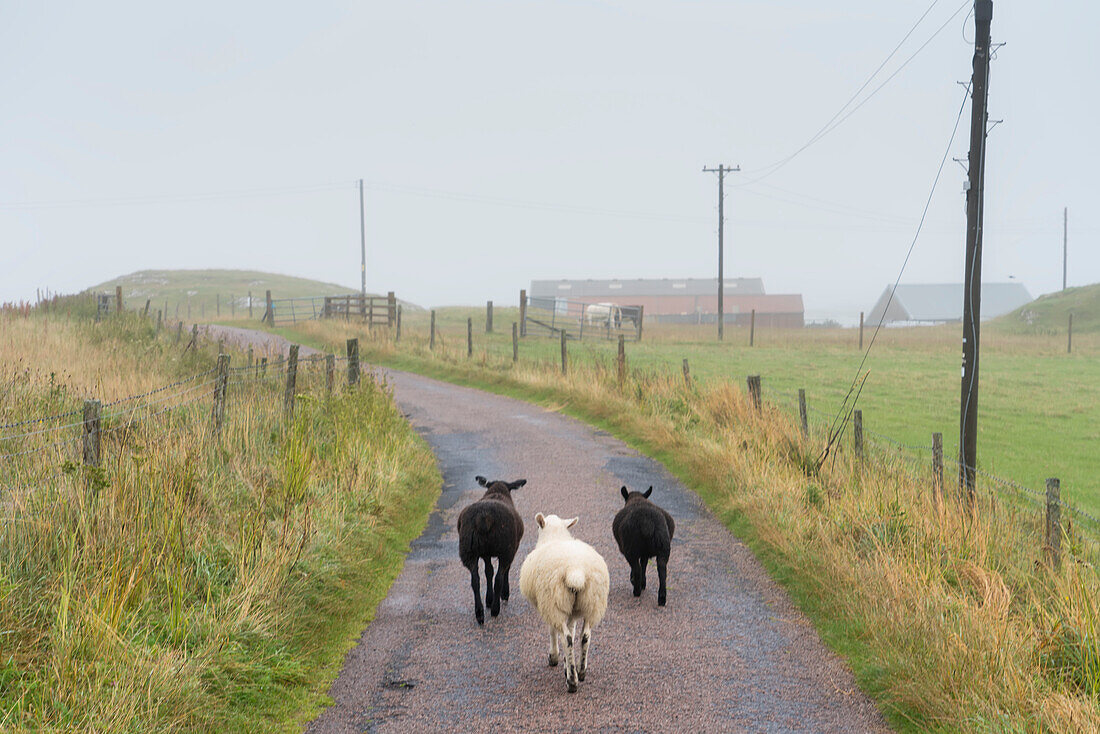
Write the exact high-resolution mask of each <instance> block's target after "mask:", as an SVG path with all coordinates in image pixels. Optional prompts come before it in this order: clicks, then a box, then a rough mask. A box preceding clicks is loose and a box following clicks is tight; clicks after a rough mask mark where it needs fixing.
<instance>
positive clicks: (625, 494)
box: [619, 487, 630, 500]
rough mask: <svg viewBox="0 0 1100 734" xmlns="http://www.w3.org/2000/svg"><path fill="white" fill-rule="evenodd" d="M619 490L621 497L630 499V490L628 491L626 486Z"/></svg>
mask: <svg viewBox="0 0 1100 734" xmlns="http://www.w3.org/2000/svg"><path fill="white" fill-rule="evenodd" d="M619 491H620V492H622V493H623V499H624V500H628V499H630V492H629V491H628V490H627V488H626V487H623V488H622V489H620V490H619Z"/></svg>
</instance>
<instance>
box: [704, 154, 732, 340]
mask: <svg viewBox="0 0 1100 734" xmlns="http://www.w3.org/2000/svg"><path fill="white" fill-rule="evenodd" d="M740 170H741V166H735V167H732V168H731V167H730V166H726V165H723V164H721V163H720V164H718V168H707V167H705V166H704V167H703V172H704V173H711V172H713V173H717V174H718V341H722V338H723V336H724V326H725V320H726V310H725V301H724V297H725V286H724V283H725V275H724V263H723V251H722V250H723V243H722V230H723V229H724V224H725V221H726V218H725V214H724V209H723V204H724V203H725V199H726V194H725V189H724V184H725V181H726V174H727V173H731V172H733V171H740Z"/></svg>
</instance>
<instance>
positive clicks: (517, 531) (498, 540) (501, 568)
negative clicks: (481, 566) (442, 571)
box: [458, 476, 527, 624]
mask: <svg viewBox="0 0 1100 734" xmlns="http://www.w3.org/2000/svg"><path fill="white" fill-rule="evenodd" d="M476 479H477V483H478V484H480V485H481V486H482V487H486V490H485V494H484V495H483V496H482V497H481V499H480V500H478V501H477V502H474V503H473V504H471V505H469V506H468V507H466V508H464V509H463V510H462V512H461V513H460V514H459V516H458V557H459V558H461V559H462V565H463V566H465V567H466V568H468V569H469V570H470V587H471V588H472V589H473V590H474V616H475V617H476V618H477V623H478V624H485V608H484V607H483V606H482V605H481V589H480V588H479V581H478V574H477V559H479V558H480V559H481V560H483V561H484V562H485V604H486V605H487V606H488V607H489V612H490V614H492V615H493V616H494V617H495V616H497V615H498V614H500V602H501V601H502V600H503V601H508V570H509V569H510V568H511V567H512V559H514V558H515V557H516V551H517V550H518V549H519V541H520V539H521V538H523V518H521V517H520V515H519V513H518V512H516V506H515V505H514V504H513V503H512V490H515V489H519V488H520V487H522V486H523V485H525V484H527V480H526V479H519V480H517V481H515V482H502V481H492V482H490V481H489V480H488V479H486V478H485V477H481V476H479V477H476ZM493 558H497V559H498V561H499V563H498V564H497V573H496V582H495V585H494V580H493V562H492V559H493Z"/></svg>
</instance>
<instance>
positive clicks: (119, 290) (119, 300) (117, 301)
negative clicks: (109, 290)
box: [115, 285, 122, 313]
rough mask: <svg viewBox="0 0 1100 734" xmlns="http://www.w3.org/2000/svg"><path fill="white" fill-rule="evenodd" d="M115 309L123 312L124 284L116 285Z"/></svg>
mask: <svg viewBox="0 0 1100 734" xmlns="http://www.w3.org/2000/svg"><path fill="white" fill-rule="evenodd" d="M115 311H116V312H117V313H122V286H120V285H116V286H115Z"/></svg>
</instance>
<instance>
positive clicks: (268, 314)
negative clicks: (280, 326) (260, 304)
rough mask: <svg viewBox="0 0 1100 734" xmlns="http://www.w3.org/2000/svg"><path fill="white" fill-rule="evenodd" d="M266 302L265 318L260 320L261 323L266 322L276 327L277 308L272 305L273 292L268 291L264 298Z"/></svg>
mask: <svg viewBox="0 0 1100 734" xmlns="http://www.w3.org/2000/svg"><path fill="white" fill-rule="evenodd" d="M264 300H265V306H264V317H263V318H262V319H260V323H263V322H265V321H266V322H268V323H270V324H271V325H272V326H274V325H275V307H274V305H273V304H272V303H271V291H267V294H266V295H265V296H264Z"/></svg>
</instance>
